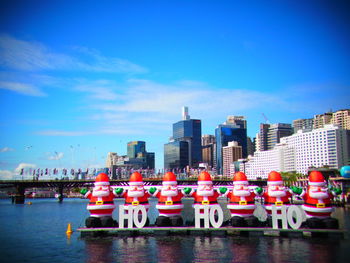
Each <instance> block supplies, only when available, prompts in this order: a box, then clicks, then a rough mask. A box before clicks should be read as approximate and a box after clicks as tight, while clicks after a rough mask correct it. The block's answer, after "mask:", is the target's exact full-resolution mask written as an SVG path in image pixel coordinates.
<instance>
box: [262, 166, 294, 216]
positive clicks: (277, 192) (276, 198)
mask: <svg viewBox="0 0 350 263" xmlns="http://www.w3.org/2000/svg"><path fill="white" fill-rule="evenodd" d="M290 197H292V194H291V192H290V191H289V189H287V188H286V187H285V186H284V185H283V179H282V176H281V174H280V173H279V172H276V171H272V172H270V173H269V175H268V178H267V191H265V192H264V194H263V198H264V200H265V204H264V206H265V209H266V212H267V214H268V215H269V216H271V210H272V206H273V205H275V206H276V208H277V211H278V212H280V211H279V210H280V207H282V206H283V205H284V206H287V207H288V206H290V200H289V198H290Z"/></svg>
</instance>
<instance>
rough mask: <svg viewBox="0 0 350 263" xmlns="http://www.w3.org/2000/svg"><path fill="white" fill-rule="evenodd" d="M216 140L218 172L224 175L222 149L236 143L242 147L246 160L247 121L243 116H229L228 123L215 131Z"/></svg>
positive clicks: (219, 126)
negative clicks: (232, 142)
mask: <svg viewBox="0 0 350 263" xmlns="http://www.w3.org/2000/svg"><path fill="white" fill-rule="evenodd" d="M215 138H216V170H217V173H218V174H222V173H223V158H222V148H223V147H225V146H227V145H228V142H231V141H236V142H238V145H240V146H241V147H242V156H243V158H246V157H247V155H248V151H247V121H246V120H245V119H244V117H243V116H228V117H227V120H226V122H224V123H223V124H220V125H218V127H217V128H216V129H215Z"/></svg>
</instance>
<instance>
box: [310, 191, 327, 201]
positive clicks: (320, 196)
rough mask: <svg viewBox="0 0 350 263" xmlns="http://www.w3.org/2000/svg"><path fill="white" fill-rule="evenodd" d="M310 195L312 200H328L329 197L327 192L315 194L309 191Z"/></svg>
mask: <svg viewBox="0 0 350 263" xmlns="http://www.w3.org/2000/svg"><path fill="white" fill-rule="evenodd" d="M309 195H310V197H311V198H315V199H325V198H328V197H329V195H328V193H327V192H318V191H317V192H313V191H309Z"/></svg>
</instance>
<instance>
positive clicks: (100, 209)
mask: <svg viewBox="0 0 350 263" xmlns="http://www.w3.org/2000/svg"><path fill="white" fill-rule="evenodd" d="M81 193H82V194H83V195H84V197H85V198H88V199H90V202H89V204H88V205H87V209H88V210H89V212H90V217H88V218H87V219H86V221H85V224H86V227H101V226H102V227H113V226H115V224H116V222H115V221H114V220H113V218H112V213H113V210H114V209H115V205H114V202H113V198H114V197H115V195H114V194H113V190H112V188H111V187H110V185H109V178H108V175H107V174H105V173H100V174H98V175H97V177H96V180H95V184H94V188H93V189H92V192H91V191H88V190H87V189H82V190H81Z"/></svg>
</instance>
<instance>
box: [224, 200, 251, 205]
mask: <svg viewBox="0 0 350 263" xmlns="http://www.w3.org/2000/svg"><path fill="white" fill-rule="evenodd" d="M230 204H238V205H253V204H255V202H254V201H249V202H247V201H239V202H230Z"/></svg>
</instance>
